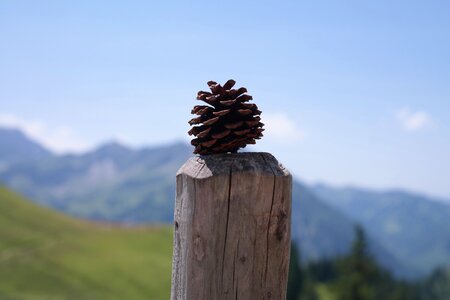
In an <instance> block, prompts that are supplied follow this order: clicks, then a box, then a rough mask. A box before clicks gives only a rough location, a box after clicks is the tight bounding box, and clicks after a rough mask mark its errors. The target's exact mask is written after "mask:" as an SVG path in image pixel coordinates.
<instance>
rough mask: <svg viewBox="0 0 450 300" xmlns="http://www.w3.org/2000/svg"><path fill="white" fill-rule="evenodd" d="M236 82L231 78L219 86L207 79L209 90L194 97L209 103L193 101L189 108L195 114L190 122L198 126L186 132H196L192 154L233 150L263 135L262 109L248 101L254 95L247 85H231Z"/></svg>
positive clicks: (235, 150)
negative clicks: (191, 107) (235, 86)
mask: <svg viewBox="0 0 450 300" xmlns="http://www.w3.org/2000/svg"><path fill="white" fill-rule="evenodd" d="M235 83H236V82H235V81H234V80H232V79H230V80H228V81H227V82H226V83H225V84H224V85H223V86H221V85H220V84H218V83H217V82H215V81H209V82H208V86H209V88H210V89H211V93H210V92H204V91H199V92H198V94H197V100H202V101H204V102H206V103H207V104H209V105H196V106H194V108H193V109H192V112H191V113H192V114H196V115H198V117H197V118H194V119H192V120H190V121H189V125H198V126H194V127H192V128H191V130H189V132H188V133H189V135H194V136H196V138H194V139H193V140H192V141H191V144H192V145H193V146H195V150H194V153H195V154H215V153H227V152H231V153H235V152H237V150H238V149H239V148H244V147H245V146H246V145H247V144H255V143H256V141H255V140H257V139H260V138H261V137H262V136H263V134H262V132H263V131H264V129H263V128H262V127H263V126H264V124H263V123H261V122H260V120H261V117H260V114H261V111H260V110H258V107H257V106H256V104H253V103H248V101H250V100H252V99H253V98H252V96H250V95H248V94H247V89H246V88H244V87H241V88H239V89H237V90H236V89H232V87H233V86H234V84H235ZM199 124H202V125H199Z"/></svg>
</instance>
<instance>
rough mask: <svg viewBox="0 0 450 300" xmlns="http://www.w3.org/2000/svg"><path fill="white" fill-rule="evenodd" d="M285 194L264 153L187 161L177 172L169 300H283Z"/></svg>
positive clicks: (288, 180)
mask: <svg viewBox="0 0 450 300" xmlns="http://www.w3.org/2000/svg"><path fill="white" fill-rule="evenodd" d="M291 189H292V177H291V175H290V174H289V172H288V171H287V170H286V169H285V168H283V167H282V166H281V165H280V164H279V163H278V161H277V160H276V159H275V158H274V157H273V156H272V155H271V154H268V153H238V154H217V155H208V156H200V157H194V158H191V159H189V160H188V161H187V162H186V163H185V164H184V165H183V166H182V167H181V168H180V170H179V171H178V173H177V191H176V207H175V230H174V250H173V264H172V290H171V299H172V300H202V299H204V300H215V299H243V300H248V299H283V300H284V299H285V298H286V286H287V275H288V266H289V251H290V223H291V194H292V192H291Z"/></svg>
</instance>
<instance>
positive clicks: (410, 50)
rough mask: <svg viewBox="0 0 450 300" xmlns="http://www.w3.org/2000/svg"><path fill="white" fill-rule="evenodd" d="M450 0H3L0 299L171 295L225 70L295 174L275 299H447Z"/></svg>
mask: <svg viewBox="0 0 450 300" xmlns="http://www.w3.org/2000/svg"><path fill="white" fill-rule="evenodd" d="M449 15H450V3H448V2H447V1H331V0H330V1H315V2H313V1H278V2H274V1H245V2H242V1H227V2H214V1H212V2H211V1H209V2H205V1H196V2H195V3H188V2H185V1H166V2H164V3H162V2H161V3H159V2H153V1H127V2H126V3H125V2H122V1H76V2H74V1H20V0H19V1H9V0H3V1H1V2H0V299H168V298H169V294H170V271H171V269H170V268H171V255H172V233H171V223H172V220H173V207H174V190H175V181H174V176H175V173H176V171H177V169H178V168H179V167H180V166H181V165H182V164H183V163H184V161H186V159H188V158H189V157H190V156H191V155H192V151H193V147H192V146H191V145H190V144H189V136H188V135H187V131H188V130H189V125H188V124H187V121H188V120H189V119H190V118H191V115H190V111H191V108H192V107H193V106H194V105H197V104H199V102H198V101H197V100H195V97H196V93H197V91H198V90H205V89H207V85H206V82H207V81H208V80H215V81H218V82H219V83H224V82H225V81H226V80H228V79H230V78H233V79H235V80H236V81H237V86H238V87H239V86H245V87H247V89H248V90H249V93H250V94H251V95H252V96H253V98H254V103H256V104H257V105H258V106H259V108H260V109H261V110H262V111H263V113H262V116H261V117H262V121H263V122H264V123H265V124H266V126H265V128H266V131H265V137H264V138H263V139H262V140H260V141H258V143H257V144H256V145H254V146H251V147H247V148H246V150H248V151H265V152H270V153H272V154H274V155H275V156H276V157H277V158H278V159H279V160H280V161H281V162H282V163H283V164H284V165H285V166H287V167H288V168H289V170H290V171H291V172H292V173H293V174H294V181H295V183H294V195H293V216H292V217H293V224H292V230H293V232H292V234H293V236H292V238H293V251H292V255H293V256H292V258H291V269H290V272H291V273H290V274H291V275H290V282H289V299H296V300H298V299H325V300H333V299H439V300H440V299H450V157H449V153H450V85H449V84H448V81H449V78H450V18H449V17H448V16H449Z"/></svg>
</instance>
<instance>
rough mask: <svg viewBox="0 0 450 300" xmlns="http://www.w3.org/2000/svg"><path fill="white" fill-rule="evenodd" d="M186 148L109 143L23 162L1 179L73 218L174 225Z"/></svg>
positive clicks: (0, 177)
mask: <svg viewBox="0 0 450 300" xmlns="http://www.w3.org/2000/svg"><path fill="white" fill-rule="evenodd" d="M189 156H190V149H189V148H188V146H187V145H186V144H183V143H176V144H172V145H167V146H161V147H155V148H145V149H139V150H133V149H129V148H127V147H125V146H123V145H120V144H118V143H109V144H106V145H103V146H101V147H99V148H98V149H96V150H94V151H91V152H88V153H85V154H83V155H65V156H54V157H51V158H47V159H43V160H35V161H24V162H19V163H16V164H14V165H11V166H10V167H8V168H6V169H4V170H3V171H0V180H1V181H3V182H4V183H6V184H7V185H8V186H9V187H11V188H13V189H14V190H17V191H19V192H21V193H23V194H24V195H26V196H27V197H29V198H30V199H33V200H34V201H36V202H38V203H40V204H42V205H45V206H50V207H54V208H57V209H58V210H61V211H63V212H66V213H69V214H71V215H73V216H77V217H82V218H89V219H94V220H108V221H121V222H130V223H142V222H153V223H155V222H168V221H169V220H171V219H172V217H173V197H174V180H173V176H174V174H175V172H176V170H177V169H178V167H179V166H181V165H182V164H183V162H184V161H185V160H186V159H187V158H188V157H189Z"/></svg>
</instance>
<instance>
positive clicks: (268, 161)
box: [177, 152, 290, 179]
mask: <svg viewBox="0 0 450 300" xmlns="http://www.w3.org/2000/svg"><path fill="white" fill-rule="evenodd" d="M230 172H254V173H255V172H256V173H260V174H264V173H266V174H267V175H274V176H290V173H289V171H288V170H287V169H286V168H284V167H283V166H282V165H281V164H280V163H279V162H278V160H277V159H276V158H275V157H274V156H273V155H272V154H270V153H266V152H243V153H224V154H212V155H201V156H195V157H192V158H190V159H189V160H188V161H187V162H186V163H185V164H184V165H183V166H182V167H181V168H180V169H179V170H178V172H177V175H181V174H184V175H188V176H191V177H194V178H198V179H203V178H208V177H212V176H218V175H223V174H229V173H230Z"/></svg>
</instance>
